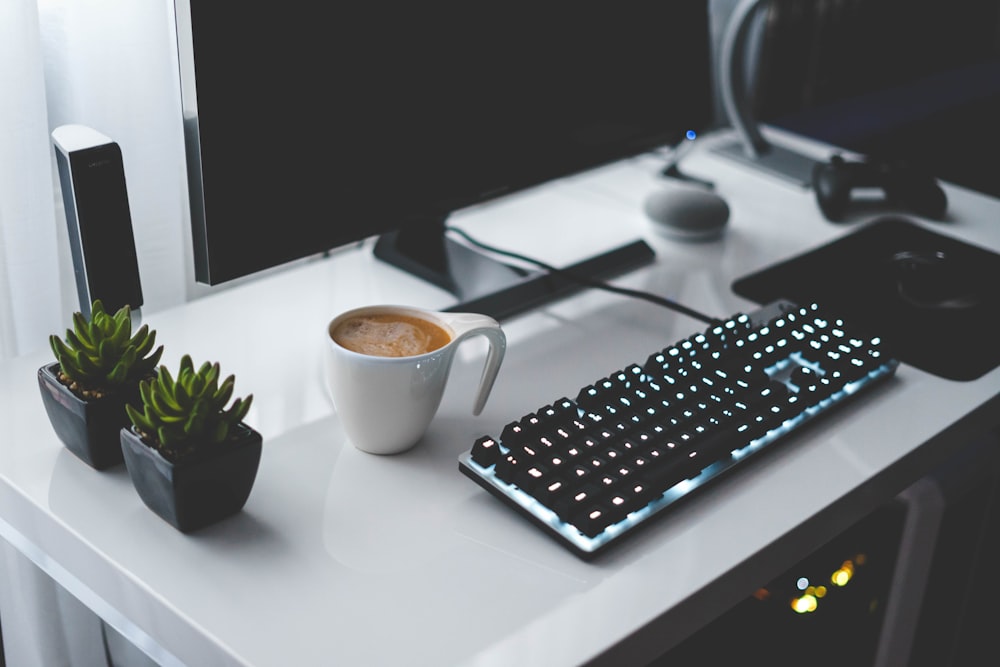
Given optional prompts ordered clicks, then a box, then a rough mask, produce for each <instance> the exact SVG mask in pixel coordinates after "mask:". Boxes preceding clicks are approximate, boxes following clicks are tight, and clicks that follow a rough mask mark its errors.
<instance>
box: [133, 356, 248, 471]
mask: <svg viewBox="0 0 1000 667" xmlns="http://www.w3.org/2000/svg"><path fill="white" fill-rule="evenodd" d="M219 378H220V370H219V364H218V363H217V362H216V363H209V362H207V361H206V362H205V363H203V364H202V365H201V366H200V367H199V368H197V369H196V368H195V366H194V362H193V361H192V360H191V356H190V355H187V354H185V355H184V356H183V357H182V358H181V361H180V368H179V369H178V371H177V377H176V378H174V376H173V375H171V373H170V371H169V370H168V369H167V367H166V366H160V367H159V368H158V369H157V373H156V376H155V377H152V378H149V379H148V380H143V381H142V382H141V383H140V384H139V393H140V396H141V403H142V405H141V407H142V410H141V411H140V410H138V409H137V408H135V407H133V406H131V405H127V406H126V407H125V410H126V412H127V413H128V417H129V419H130V420H131V421H132V424H133V425H134V426H135V429H136V430H137V431H139V433H140V435H142V436H143V440H144V442H146V444H148V445H149V446H151V447H153V448H154V449H157V450H158V451H159V452H160V453H161V454H162V455H163V456H164V457H165V458H167V459H168V460H171V461H176V460H178V459H180V458H182V457H184V456H187V455H188V454H190V453H192V452H193V451H195V450H200V449H203V448H205V447H206V446H208V447H210V446H212V445H214V444H218V443H221V442H224V441H225V440H226V439H227V438H229V437H230V435H231V434H233V432H234V428H235V427H236V425H237V424H238V423H239V422H240V421H242V419H243V417H245V416H246V414H247V411H248V410H249V409H250V404H251V402H252V401H253V394H250V395H248V396H246V397H245V398H236V399H234V400H233V402H232V405H230V406H229V407H228V408H227V407H226V404H227V403H228V402H229V399H230V398H232V396H233V388H234V385H235V377H234V376H233V375H230V376H228V377H227V378H225V379H224V380H222V381H221V382H220V380H219Z"/></svg>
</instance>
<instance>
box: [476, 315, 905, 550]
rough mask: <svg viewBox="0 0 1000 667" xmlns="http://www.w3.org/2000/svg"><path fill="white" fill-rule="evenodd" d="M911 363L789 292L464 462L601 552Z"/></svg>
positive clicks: (506, 433) (552, 406)
mask: <svg viewBox="0 0 1000 667" xmlns="http://www.w3.org/2000/svg"><path fill="white" fill-rule="evenodd" d="M898 363H899V362H898V361H897V360H896V359H894V358H892V357H891V356H890V355H889V354H888V353H887V352H886V351H885V350H883V345H882V341H881V340H880V338H878V337H877V336H872V335H869V334H867V333H864V332H861V331H857V330H855V329H853V328H852V327H851V326H849V325H848V323H846V322H844V321H843V320H842V319H840V318H838V317H837V316H836V315H835V314H833V313H827V312H824V311H823V310H822V309H821V308H820V307H819V306H818V305H816V304H810V305H808V306H797V305H794V304H790V303H787V302H776V303H773V304H769V305H768V306H765V307H763V308H761V309H759V310H758V311H756V312H754V313H752V314H749V315H747V314H743V313H737V314H735V315H733V316H732V317H730V318H729V319H727V320H726V321H724V322H721V323H719V324H715V325H711V326H709V327H708V329H707V330H705V331H703V332H698V333H696V334H694V335H692V336H690V337H688V338H686V339H684V340H680V341H677V342H676V343H675V344H672V345H669V346H667V347H665V348H663V349H662V350H659V351H655V352H653V353H652V354H650V355H649V357H648V358H647V359H646V360H645V361H641V362H638V363H633V364H630V365H628V366H625V367H623V368H622V369H620V370H616V371H614V372H613V373H610V374H608V375H607V376H605V377H602V378H599V379H597V380H596V381H595V382H594V383H593V384H591V385H588V386H586V387H583V388H581V389H580V390H579V391H578V393H577V394H576V396H575V397H573V398H569V397H561V398H558V399H556V400H554V401H553V402H552V403H549V404H546V405H544V406H541V407H539V408H538V409H537V410H535V411H533V412H531V413H529V414H527V415H524V416H523V417H520V418H517V419H515V420H514V421H512V422H510V423H509V424H507V425H506V426H505V427H504V429H503V431H502V433H501V434H500V437H492V436H489V435H487V436H483V437H481V438H479V439H478V440H476V442H475V443H474V444H473V445H472V447H471V449H470V450H469V451H467V452H465V453H464V454H462V455H461V456H460V457H459V469H460V470H461V471H462V472H463V473H464V474H465V475H467V476H468V477H470V478H471V479H472V480H474V481H475V482H477V483H478V484H479V485H480V486H482V487H483V488H484V489H486V490H487V491H489V492H490V493H492V494H493V495H495V496H497V497H498V498H500V499H501V500H503V501H505V502H506V503H508V504H509V505H511V506H512V507H514V508H515V509H516V510H518V511H519V512H521V513H522V514H523V515H524V516H525V517H526V518H528V519H529V520H530V521H532V522H533V523H534V524H536V525H537V526H539V527H540V528H542V529H543V530H544V531H545V532H546V533H547V534H549V535H550V536H551V537H553V538H555V539H556V540H557V541H559V542H560V543H561V544H562V545H563V546H565V547H567V548H568V549H570V550H571V551H572V552H573V553H575V554H576V555H577V556H580V557H581V558H584V559H589V558H591V557H593V556H595V555H596V554H597V553H599V552H601V551H602V550H603V549H605V548H606V547H608V546H609V545H611V544H614V543H618V542H619V541H620V540H621V538H623V537H625V536H626V535H629V534H631V533H632V532H633V531H634V530H635V529H636V528H638V527H639V526H641V525H645V524H646V522H647V521H648V520H649V519H650V518H652V517H654V516H659V515H661V514H662V513H663V511H664V510H665V509H667V508H668V507H671V506H672V505H673V504H674V503H675V502H676V501H678V500H679V499H681V498H683V497H685V496H686V495H688V494H689V493H690V492H692V491H693V490H695V489H696V488H698V487H700V486H702V485H704V484H705V483H707V482H710V481H712V480H715V479H716V478H718V477H719V476H720V475H721V474H722V473H724V472H726V471H728V470H729V469H731V468H733V467H734V466H737V465H739V464H740V463H741V462H742V461H744V460H746V459H747V458H749V456H750V455H752V454H754V453H756V452H758V451H761V450H763V449H765V448H767V447H768V446H770V445H772V444H773V443H774V442H776V441H779V440H781V439H782V438H784V437H785V436H786V435H788V434H789V433H791V432H792V431H794V430H796V429H798V428H799V427H800V426H802V424H804V423H805V422H807V421H809V420H811V419H813V418H815V417H817V416H820V415H822V414H825V413H826V412H828V411H829V410H830V409H831V408H834V407H836V406H838V405H840V404H842V403H843V402H844V401H846V400H848V399H850V398H851V397H852V396H854V395H856V394H857V393H858V392H860V391H864V390H867V389H868V388H869V387H870V386H872V385H874V384H875V383H877V382H880V381H882V380H885V379H886V378H888V377H891V376H892V375H893V374H894V373H895V371H896V368H897V366H898Z"/></svg>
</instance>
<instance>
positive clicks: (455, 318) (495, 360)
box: [437, 313, 507, 416]
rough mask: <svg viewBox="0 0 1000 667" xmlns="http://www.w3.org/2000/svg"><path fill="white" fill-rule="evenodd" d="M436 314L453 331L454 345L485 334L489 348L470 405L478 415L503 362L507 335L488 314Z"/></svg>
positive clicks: (484, 404) (474, 413)
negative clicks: (477, 388)
mask: <svg viewBox="0 0 1000 667" xmlns="http://www.w3.org/2000/svg"><path fill="white" fill-rule="evenodd" d="M437 315H438V317H440V318H441V319H442V320H444V321H445V322H446V323H447V324H448V326H450V327H451V328H452V330H453V331H454V332H455V339H454V340H453V341H452V343H453V344H454V345H455V347H458V344H459V343H461V342H462V341H463V340H465V339H467V338H471V337H472V336H485V337H486V340H487V341H489V344H490V349H489V352H488V353H487V355H486V364H485V365H484V366H483V375H482V377H480V379H479V390H478V391H477V392H476V400H475V403H473V406H472V414H473V415H476V416H478V415H479V413H481V412H482V411H483V407H485V406H486V399H488V398H489V397H490V392H491V391H492V390H493V383H494V382H496V379H497V374H498V373H499V372H500V364H501V363H503V357H504V354H505V353H506V351H507V336H506V334H504V332H503V329H501V328H500V323H499V322H497V321H496V320H495V319H493V318H492V317H489V316H488V315H481V314H479V313H437Z"/></svg>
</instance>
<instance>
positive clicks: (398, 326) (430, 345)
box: [333, 315, 448, 357]
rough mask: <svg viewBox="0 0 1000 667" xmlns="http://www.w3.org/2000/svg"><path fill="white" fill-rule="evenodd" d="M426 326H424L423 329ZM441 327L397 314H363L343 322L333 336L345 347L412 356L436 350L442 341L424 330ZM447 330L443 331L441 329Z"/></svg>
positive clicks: (365, 352)
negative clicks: (389, 317)
mask: <svg viewBox="0 0 1000 667" xmlns="http://www.w3.org/2000/svg"><path fill="white" fill-rule="evenodd" d="M422 327H423V328H422ZM430 328H434V329H438V327H435V325H433V324H430V323H429V322H419V324H416V323H411V322H408V321H405V320H402V319H399V317H398V316H392V319H386V316H377V315H374V316H362V317H355V318H351V319H350V320H347V321H345V322H342V323H341V324H339V325H338V326H337V328H336V330H335V331H334V332H333V337H334V339H335V340H336V341H337V343H339V344H340V345H341V346H342V347H346V348H347V349H349V350H351V351H353V352H358V353H360V354H368V355H372V356H378V357H412V356H415V355H418V354H424V353H427V352H431V351H432V350H436V349H437V348H439V347H441V346H442V345H443V344H444V343H447V342H448V341H447V339H445V340H444V342H442V341H441V340H440V336H437V337H435V336H432V335H431V334H430V333H428V332H427V331H426V330H425V329H430ZM441 333H442V334H443V333H444V332H443V331H442V332H441Z"/></svg>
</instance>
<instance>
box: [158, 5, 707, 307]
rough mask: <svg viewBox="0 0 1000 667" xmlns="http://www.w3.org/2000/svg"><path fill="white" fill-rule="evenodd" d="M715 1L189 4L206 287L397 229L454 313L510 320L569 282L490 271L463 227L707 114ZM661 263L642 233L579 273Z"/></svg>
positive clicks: (381, 251)
mask: <svg viewBox="0 0 1000 667" xmlns="http://www.w3.org/2000/svg"><path fill="white" fill-rule="evenodd" d="M707 5H708V2H707V0H670V1H669V2H635V3H632V2H630V3H624V4H616V5H613V6H612V5H610V4H606V3H600V4H589V3H574V2H545V3H515V4H513V5H512V4H506V3H505V4H502V5H490V6H484V5H480V4H476V3H467V2H466V3H462V2H419V3H417V2H414V3H393V5H392V6H391V7H389V6H386V5H384V4H381V3H363V2H352V3H334V4H324V5H322V7H320V6H318V5H316V3H311V2H304V1H302V0H293V1H289V2H281V3H241V4H239V5H238V6H237V7H234V6H233V5H231V4H226V3H221V4H220V3H214V2H196V1H194V0H175V9H176V12H175V16H176V26H177V44H178V51H179V68H180V79H181V93H182V102H183V112H184V128H185V143H186V151H187V168H188V179H189V186H190V187H189V192H190V204H191V218H192V230H193V240H194V254H195V274H196V280H197V281H198V282H202V283H207V284H219V283H224V282H227V281H230V280H233V279H235V278H239V277H243V276H247V275H250V274H254V273H256V272H258V271H261V270H263V269H267V268H270V267H275V266H278V265H282V264H284V263H287V262H291V261H292V260H296V259H300V258H304V257H310V256H313V255H317V254H321V253H323V252H325V251H328V250H330V249H333V248H336V247H338V246H342V245H345V244H349V243H351V242H356V241H359V240H361V239H368V238H372V237H375V236H380V239H379V243H378V244H377V246H376V250H375V252H376V255H378V256H379V257H380V258H382V259H385V260H386V261H390V262H393V263H396V264H398V265H400V266H403V267H404V268H405V269H406V270H408V271H410V272H412V273H414V274H416V275H419V276H420V277H421V278H423V279H426V280H430V281H433V282H434V283H436V284H438V285H440V286H441V287H443V288H445V289H448V290H450V291H451V292H452V293H454V294H455V296H456V299H457V303H456V304H455V307H454V309H463V308H469V309H475V310H479V311H481V312H490V313H491V314H495V315H499V316H501V317H506V316H508V315H512V314H515V313H516V312H517V311H519V310H522V309H524V308H530V307H532V306H533V305H536V304H538V303H540V302H542V301H544V300H545V299H547V298H549V297H551V296H553V295H557V294H558V293H560V292H561V291H563V290H565V289H571V287H570V286H568V285H567V283H566V282H565V281H562V280H560V279H555V278H551V277H547V276H544V275H533V274H530V273H528V272H526V271H524V270H523V269H521V268H516V267H507V266H506V265H505V264H502V263H500V262H497V261H496V260H495V259H493V258H490V259H489V261H488V262H487V263H486V265H485V266H486V268H484V266H483V264H482V262H481V261H480V253H478V252H472V251H470V249H469V246H468V244H466V243H461V242H459V241H457V240H455V239H453V238H452V237H450V236H446V232H445V226H446V224H445V222H446V220H447V218H448V216H449V214H450V213H452V212H454V211H456V210H458V209H462V208H465V207H469V206H471V205H473V204H477V203H480V202H483V201H485V200H488V199H491V198H495V197H499V196H502V195H505V194H507V193H511V192H514V191H517V190H520V189H524V188H528V187H531V186H535V185H538V184H541V183H544V182H547V181H549V180H551V179H555V178H558V177H563V176H567V175H570V174H573V173H576V172H581V171H584V170H587V169H590V168H593V167H596V166H599V165H602V164H606V163H609V162H612V161H615V160H618V159H622V158H625V157H628V156H632V155H636V154H639V153H642V152H645V151H648V150H651V149H653V148H656V147H660V146H665V145H671V144H676V143H678V142H679V141H681V140H682V139H683V137H685V136H686V134H687V133H689V132H691V131H694V132H697V131H700V130H701V129H703V128H705V127H707V126H708V125H709V123H710V122H711V120H712V108H711V105H712V100H711V74H710V64H709V63H710V37H709V20H708V7H707ZM552 224H554V225H557V224H560V221H557V220H553V221H552ZM539 250H540V251H541V250H542V249H539ZM651 258H652V251H651V250H650V249H649V247H648V246H646V245H645V244H644V243H642V242H641V241H637V242H636V243H631V244H627V245H625V246H622V247H620V248H610V249H608V252H607V253H604V254H602V255H600V256H598V257H594V258H589V259H588V260H585V261H584V262H581V266H576V267H575V268H576V269H577V270H578V271H580V272H584V273H587V272H592V273H593V274H595V275H600V274H605V275H613V274H614V273H616V272H620V271H622V270H625V269H627V268H631V267H632V266H634V265H636V264H641V263H643V262H645V261H648V260H649V259H651ZM484 275H485V277H484ZM590 277H593V276H590Z"/></svg>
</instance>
